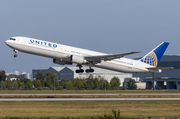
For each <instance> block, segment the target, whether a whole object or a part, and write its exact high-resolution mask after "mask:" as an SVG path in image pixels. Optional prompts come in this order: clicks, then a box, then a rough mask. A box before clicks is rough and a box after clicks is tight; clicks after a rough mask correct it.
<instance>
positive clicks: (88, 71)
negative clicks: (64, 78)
mask: <svg viewBox="0 0 180 119" xmlns="http://www.w3.org/2000/svg"><path fill="white" fill-rule="evenodd" d="M77 67H79V69H78V70H76V73H83V72H84V70H83V69H81V68H82V65H77ZM92 72H94V69H91V67H89V69H86V73H92Z"/></svg>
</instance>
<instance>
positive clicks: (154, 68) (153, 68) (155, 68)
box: [146, 67, 174, 70]
mask: <svg viewBox="0 0 180 119" xmlns="http://www.w3.org/2000/svg"><path fill="white" fill-rule="evenodd" d="M146 69H151V70H157V69H174V67H147V68H146Z"/></svg>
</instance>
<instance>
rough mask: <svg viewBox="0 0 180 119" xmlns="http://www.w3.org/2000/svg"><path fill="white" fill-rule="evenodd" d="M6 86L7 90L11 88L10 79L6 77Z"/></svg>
mask: <svg viewBox="0 0 180 119" xmlns="http://www.w3.org/2000/svg"><path fill="white" fill-rule="evenodd" d="M6 88H7V89H8V90H11V88H12V87H11V80H10V79H9V78H8V79H7V80H6Z"/></svg>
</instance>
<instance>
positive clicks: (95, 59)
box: [84, 52, 140, 63]
mask: <svg viewBox="0 0 180 119" xmlns="http://www.w3.org/2000/svg"><path fill="white" fill-rule="evenodd" d="M135 53H140V52H129V53H123V54H115V55H100V56H85V57H84V58H85V59H86V60H88V61H90V62H94V63H100V62H101V60H104V61H108V60H113V59H117V58H121V57H124V56H126V55H131V54H135Z"/></svg>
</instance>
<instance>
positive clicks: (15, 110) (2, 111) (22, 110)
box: [0, 101, 180, 118]
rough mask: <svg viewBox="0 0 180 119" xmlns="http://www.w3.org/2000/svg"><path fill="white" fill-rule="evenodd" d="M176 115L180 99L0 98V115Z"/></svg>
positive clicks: (178, 113) (177, 115)
mask: <svg viewBox="0 0 180 119" xmlns="http://www.w3.org/2000/svg"><path fill="white" fill-rule="evenodd" d="M112 109H114V110H120V111H121V116H123V117H150V116H151V117H180V101H102V102H100V101H79V102H78V101H77V102H74V101H73V102H0V117H54V118H56V117H68V116H70V117H87V116H103V115H104V114H105V113H106V114H107V115H109V114H111V111H112Z"/></svg>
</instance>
